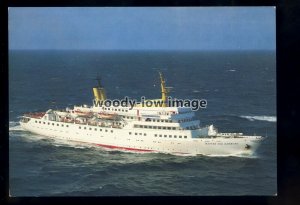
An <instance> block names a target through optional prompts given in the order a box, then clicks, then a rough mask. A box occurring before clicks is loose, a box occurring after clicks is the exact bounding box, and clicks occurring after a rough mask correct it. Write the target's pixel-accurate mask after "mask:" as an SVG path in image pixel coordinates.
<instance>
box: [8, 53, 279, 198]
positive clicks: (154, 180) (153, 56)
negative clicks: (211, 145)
mask: <svg viewBox="0 0 300 205" xmlns="http://www.w3.org/2000/svg"><path fill="white" fill-rule="evenodd" d="M275 59H276V56H275V52H272V51H259V52H255V51H243V52H233V51H227V52H224V51H222V52H212V51H208V52H179V51H176V52H175V51H44V50H43V51H10V53H9V186H10V195H11V196H160V195H167V196H174V195H176V196H184V195H187V196H206V195H213V196H215V195H223V196H224V195H230V196H232V195H275V194H276V193H277V165H276V158H277V152H276V146H277V145H276V142H277V140H276V139H277V136H276V62H275ZM158 70H160V71H162V72H163V73H164V75H165V78H166V79H167V81H166V83H167V86H172V87H173V90H172V92H171V94H170V95H171V96H172V97H176V98H181V99H206V100H207V108H206V109H200V110H199V111H197V113H196V115H197V118H199V119H200V121H201V123H202V125H209V124H214V125H215V126H216V127H217V128H218V130H219V131H221V132H243V133H244V134H249V135H253V134H256V135H263V136H266V135H267V136H268V137H267V138H266V140H264V141H263V142H262V145H261V146H260V147H259V149H258V150H257V152H256V153H255V154H254V155H253V156H249V157H245V156H222V157H212V156H201V155H200V156H177V155H176V156H175V155H170V154H160V153H147V154H145V153H144V154H142V153H130V152H121V151H116V150H107V149H104V148H100V147H93V146H86V145H81V144H74V143H69V142H66V141H58V140H55V141H54V140H51V139H48V138H47V137H43V136H40V135H36V134H33V133H30V132H28V131H24V130H22V128H21V127H20V126H19V123H18V121H19V120H20V118H19V117H20V116H21V115H22V114H23V113H26V112H34V111H46V110H48V109H49V108H54V109H57V108H58V109H63V108H65V107H72V106H73V105H80V104H89V105H91V104H92V99H93V93H92V87H93V86H95V85H96V81H95V78H96V76H97V75H100V76H101V78H102V82H103V85H104V87H105V88H106V92H107V96H108V98H110V99H120V98H123V97H124V96H129V97H131V98H134V99H140V97H141V96H145V97H146V98H158V97H160V87H159V76H158V73H157V71H158Z"/></svg>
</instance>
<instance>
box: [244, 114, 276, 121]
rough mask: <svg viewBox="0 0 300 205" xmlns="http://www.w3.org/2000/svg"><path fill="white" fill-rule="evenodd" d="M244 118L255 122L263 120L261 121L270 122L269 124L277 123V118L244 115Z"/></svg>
mask: <svg viewBox="0 0 300 205" xmlns="http://www.w3.org/2000/svg"><path fill="white" fill-rule="evenodd" d="M240 117H242V118H246V119H248V120H250V121H254V120H261V121H268V122H276V121H277V117H276V116H265V115H263V116H247V115H242V116H240Z"/></svg>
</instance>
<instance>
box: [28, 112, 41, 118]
mask: <svg viewBox="0 0 300 205" xmlns="http://www.w3.org/2000/svg"><path fill="white" fill-rule="evenodd" d="M44 115H45V112H35V113H26V114H24V116H26V117H31V118H37V119H41V118H42V117H43V116H44Z"/></svg>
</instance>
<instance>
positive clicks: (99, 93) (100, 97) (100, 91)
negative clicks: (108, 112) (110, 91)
mask: <svg viewBox="0 0 300 205" xmlns="http://www.w3.org/2000/svg"><path fill="white" fill-rule="evenodd" d="M96 80H97V82H98V85H97V86H96V87H93V93H94V98H95V100H96V101H104V100H106V93H105V89H104V88H103V86H102V84H101V78H100V77H99V76H97V78H96Z"/></svg>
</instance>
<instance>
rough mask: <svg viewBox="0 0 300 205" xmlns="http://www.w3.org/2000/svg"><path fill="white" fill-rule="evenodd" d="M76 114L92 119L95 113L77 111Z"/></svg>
mask: <svg viewBox="0 0 300 205" xmlns="http://www.w3.org/2000/svg"><path fill="white" fill-rule="evenodd" d="M74 113H75V114H76V115H78V116H85V117H90V116H92V115H93V112H86V111H82V110H75V111H74Z"/></svg>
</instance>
